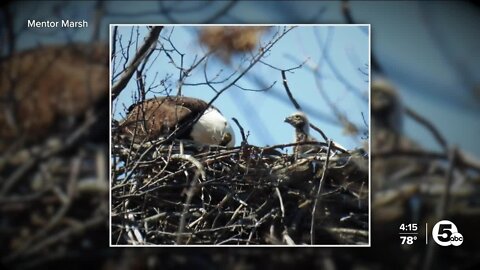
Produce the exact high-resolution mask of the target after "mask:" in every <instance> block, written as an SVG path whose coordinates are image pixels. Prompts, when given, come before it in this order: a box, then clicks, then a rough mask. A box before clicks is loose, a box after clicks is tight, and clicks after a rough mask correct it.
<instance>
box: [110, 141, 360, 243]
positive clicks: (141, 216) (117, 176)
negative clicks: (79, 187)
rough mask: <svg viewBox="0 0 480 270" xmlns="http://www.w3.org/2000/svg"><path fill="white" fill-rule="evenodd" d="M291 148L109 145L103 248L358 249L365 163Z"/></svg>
mask: <svg viewBox="0 0 480 270" xmlns="http://www.w3.org/2000/svg"><path fill="white" fill-rule="evenodd" d="M318 144H320V143H318ZM292 146H294V144H290V145H277V146H271V147H257V146H253V145H248V144H245V143H244V144H242V146H240V147H235V148H223V147H214V146H199V145H195V144H193V143H190V142H185V141H183V142H178V141H176V142H173V143H172V144H169V145H165V144H159V143H155V142H154V143H148V144H143V145H141V146H139V145H129V146H122V144H120V143H118V142H117V143H115V142H114V143H113V146H112V155H113V159H112V173H111V174H112V181H111V185H112V187H111V189H112V194H111V196H112V200H111V203H112V208H111V211H112V216H111V221H112V224H111V226H112V244H113V245H175V244H187V245H272V244H273V245H305V244H307V245H310V244H315V245H323V244H347V245H356V244H368V220H369V217H368V209H369V205H368V190H369V187H368V156H367V155H366V154H365V153H363V152H362V151H351V152H349V153H335V152H334V150H333V149H331V151H330V157H329V160H328V162H326V161H327V151H325V152H323V151H322V152H320V153H314V154H305V155H301V156H295V155H289V154H285V153H282V152H280V151H279V150H282V149H284V148H287V149H289V148H290V147H292ZM326 163H328V167H327V168H326V169H325V164H326ZM324 170H325V172H324ZM319 189H320V190H319Z"/></svg>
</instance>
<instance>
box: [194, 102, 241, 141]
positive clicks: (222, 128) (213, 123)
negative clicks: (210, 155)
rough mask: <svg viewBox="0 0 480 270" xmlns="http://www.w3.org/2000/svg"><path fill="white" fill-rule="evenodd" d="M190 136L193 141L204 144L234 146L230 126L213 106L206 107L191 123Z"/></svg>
mask: <svg viewBox="0 0 480 270" xmlns="http://www.w3.org/2000/svg"><path fill="white" fill-rule="evenodd" d="M190 136H191V137H192V139H193V140H194V141H197V142H201V143H205V144H214V145H224V146H228V147H233V146H235V133H234V132H233V129H232V127H231V126H230V124H229V123H228V120H227V119H226V118H225V117H224V116H223V115H222V114H221V113H220V111H218V110H217V109H216V108H214V107H210V108H208V109H207V110H206V111H205V112H204V113H203V115H202V116H201V117H200V119H198V122H197V123H195V124H194V125H193V128H192V131H191V133H190Z"/></svg>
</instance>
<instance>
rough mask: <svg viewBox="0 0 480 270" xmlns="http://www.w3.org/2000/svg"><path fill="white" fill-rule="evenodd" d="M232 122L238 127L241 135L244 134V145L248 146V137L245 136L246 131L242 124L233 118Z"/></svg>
mask: <svg viewBox="0 0 480 270" xmlns="http://www.w3.org/2000/svg"><path fill="white" fill-rule="evenodd" d="M232 120H233V122H235V124H236V125H237V127H238V129H239V130H240V134H242V144H243V143H245V144H248V142H247V136H245V131H244V130H243V127H242V125H240V123H239V122H238V120H237V118H235V117H232Z"/></svg>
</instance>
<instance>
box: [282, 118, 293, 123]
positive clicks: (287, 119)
mask: <svg viewBox="0 0 480 270" xmlns="http://www.w3.org/2000/svg"><path fill="white" fill-rule="evenodd" d="M283 122H285V123H289V124H291V123H292V118H290V117H285V120H283Z"/></svg>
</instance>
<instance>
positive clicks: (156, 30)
mask: <svg viewBox="0 0 480 270" xmlns="http://www.w3.org/2000/svg"><path fill="white" fill-rule="evenodd" d="M162 29H163V26H154V27H152V29H151V30H150V34H149V36H148V37H147V38H146V39H145V42H144V43H143V45H142V46H141V47H140V49H139V50H138V51H137V53H136V54H135V56H134V58H133V59H132V61H131V62H130V64H129V65H128V66H127V68H126V69H125V70H124V71H123V74H122V75H121V76H120V79H119V80H118V81H117V82H116V83H115V84H114V85H113V86H112V101H113V100H115V99H116V98H117V97H118V95H120V93H121V92H122V90H123V89H125V87H126V86H127V84H128V81H130V79H131V78H132V76H133V73H134V72H135V70H136V69H137V68H138V66H139V65H140V63H141V62H142V60H143V59H144V58H145V56H147V54H148V52H149V50H150V49H151V48H152V47H153V44H154V43H155V42H156V41H157V40H158V37H159V35H160V32H161V31H162Z"/></svg>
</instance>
